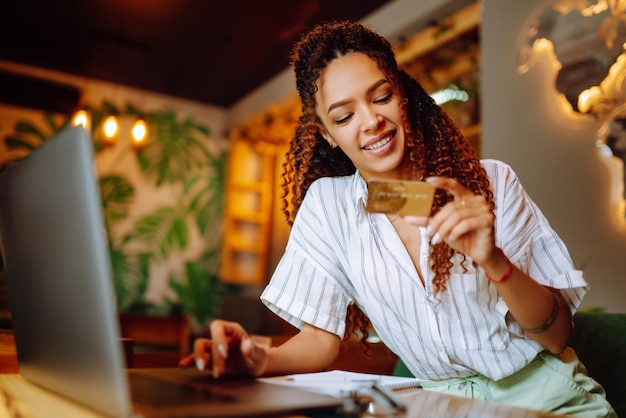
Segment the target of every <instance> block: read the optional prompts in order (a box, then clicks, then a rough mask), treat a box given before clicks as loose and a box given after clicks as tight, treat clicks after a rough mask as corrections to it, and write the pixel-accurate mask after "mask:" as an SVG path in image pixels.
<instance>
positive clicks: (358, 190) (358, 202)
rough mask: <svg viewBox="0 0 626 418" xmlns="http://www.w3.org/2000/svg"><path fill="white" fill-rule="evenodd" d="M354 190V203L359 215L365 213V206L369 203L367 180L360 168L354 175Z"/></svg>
mask: <svg viewBox="0 0 626 418" xmlns="http://www.w3.org/2000/svg"><path fill="white" fill-rule="evenodd" d="M352 190H353V193H354V194H353V196H354V204H355V206H356V209H357V213H358V214H359V216H361V215H362V214H364V213H365V206H366V205H367V182H366V181H365V179H364V178H363V177H361V174H360V173H359V170H356V171H355V172H354V174H353V175H352Z"/></svg>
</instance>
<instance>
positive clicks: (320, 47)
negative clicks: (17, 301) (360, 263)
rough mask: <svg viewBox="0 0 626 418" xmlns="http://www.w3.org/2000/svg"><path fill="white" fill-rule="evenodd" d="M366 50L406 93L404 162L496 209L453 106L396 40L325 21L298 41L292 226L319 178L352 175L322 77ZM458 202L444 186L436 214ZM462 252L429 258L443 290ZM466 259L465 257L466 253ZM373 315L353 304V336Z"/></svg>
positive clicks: (441, 250)
mask: <svg viewBox="0 0 626 418" xmlns="http://www.w3.org/2000/svg"><path fill="white" fill-rule="evenodd" d="M353 52H356V53H363V54H366V55H367V56H369V57H370V58H371V59H373V60H374V61H376V62H377V63H378V67H379V68H380V70H381V71H382V72H383V74H384V75H385V77H386V78H387V79H388V80H389V81H390V83H391V85H392V88H393V91H394V93H395V94H397V95H398V97H400V98H401V100H400V106H401V111H402V114H403V119H404V129H405V136H406V138H407V144H406V148H407V153H406V154H405V157H404V161H403V164H405V166H407V167H408V168H409V174H410V178H416V179H417V178H420V177H421V176H424V177H428V176H441V177H449V178H454V179H456V180H458V181H459V182H460V183H461V184H462V185H463V186H464V187H465V188H467V189H468V190H470V191H472V192H474V193H476V194H481V195H483V196H484V197H485V198H486V199H487V201H488V202H489V203H490V205H491V210H492V211H493V210H494V208H495V204H494V200H493V193H492V191H491V188H490V184H489V179H488V177H487V174H486V172H485V170H484V169H483V167H482V165H481V164H480V161H479V159H478V157H477V156H476V154H475V153H474V151H473V149H472V147H471V146H470V144H469V143H468V142H467V141H466V140H465V139H464V137H463V135H462V134H461V132H460V131H459V129H458V128H457V127H456V126H455V124H454V123H453V122H452V120H451V119H450V117H449V116H448V115H447V114H446V112H445V111H444V110H443V109H442V108H441V107H439V106H438V105H437V104H436V103H435V101H434V100H433V99H432V98H431V97H430V96H429V95H428V94H427V93H426V92H425V91H424V89H423V88H422V86H421V85H420V83H419V82H418V81H417V80H415V79H414V78H413V77H411V76H410V75H409V74H407V73H406V72H405V71H404V70H402V69H401V68H399V66H398V63H397V61H396V58H395V55H394V52H393V49H392V47H391V44H390V43H389V42H388V41H387V40H386V39H385V38H384V37H382V36H380V35H378V34H377V33H375V32H374V31H372V30H370V29H368V28H366V27H365V26H363V25H361V24H359V23H357V22H352V21H341V22H330V23H323V24H320V25H318V26H316V27H315V28H313V29H312V30H311V31H310V32H308V33H306V34H304V35H303V36H302V38H301V39H300V40H299V41H298V42H296V44H295V45H294V48H293V51H292V55H291V64H292V66H293V68H294V71H295V75H296V87H297V89H298V94H299V96H300V100H301V102H302V115H301V116H300V119H299V120H298V124H297V127H296V130H295V136H294V138H293V139H292V140H291V142H290V146H289V150H288V151H287V154H286V161H285V163H284V164H283V169H284V172H283V175H282V180H283V185H282V190H283V196H282V197H283V204H282V209H283V212H284V214H285V216H286V218H287V222H288V223H289V225H292V224H293V221H294V218H295V216H296V213H297V211H298V209H299V207H300V205H301V204H302V200H303V199H304V195H305V194H306V191H307V190H308V188H309V186H310V185H311V183H313V181H315V180H316V179H318V178H320V177H331V176H346V175H351V174H353V173H354V172H355V170H356V169H355V166H354V164H353V163H352V161H350V159H349V158H348V157H347V156H346V155H345V154H344V153H343V151H342V150H341V149H340V148H339V147H335V148H332V147H331V146H330V145H329V144H328V142H327V141H326V140H325V139H324V138H323V137H322V135H321V133H320V130H319V127H318V123H319V119H318V117H317V114H316V104H317V103H316V100H315V93H316V92H317V84H316V82H317V79H318V78H319V76H320V74H321V72H322V71H323V70H324V69H325V68H326V66H327V65H328V64H329V63H330V62H331V61H333V60H334V59H336V58H339V57H342V56H344V55H346V54H348V53H353ZM451 200H453V197H452V195H451V194H450V193H448V192H447V191H445V190H442V189H438V190H437V192H436V194H435V199H434V203H433V214H434V213H437V212H438V211H439V210H440V209H441V208H442V207H443V206H444V205H445V204H446V203H447V202H449V201H451ZM454 255H455V251H454V250H453V249H452V248H450V247H449V246H448V245H447V244H446V243H444V242H442V243H439V244H437V245H434V246H432V252H431V255H430V263H431V266H432V269H433V271H434V273H435V275H434V278H433V285H434V287H435V291H436V292H442V291H445V289H446V281H447V279H448V277H449V275H450V268H451V266H452V261H451V260H452V258H453V256H454ZM461 256H462V262H463V263H464V262H465V256H464V255H462V254H461ZM368 327H369V321H368V320H367V316H366V315H365V314H364V313H363V312H362V311H361V310H360V309H359V308H357V307H356V306H355V305H351V308H350V310H349V314H348V320H347V329H348V332H347V333H346V338H347V337H349V336H350V335H351V334H353V333H357V332H358V331H361V337H362V339H363V340H365V338H367V335H368V334H367V329H368Z"/></svg>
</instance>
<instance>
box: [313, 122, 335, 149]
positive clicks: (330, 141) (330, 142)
mask: <svg viewBox="0 0 626 418" xmlns="http://www.w3.org/2000/svg"><path fill="white" fill-rule="evenodd" d="M317 128H318V129H319V130H320V135H322V138H324V139H325V140H326V142H328V145H330V147H331V148H337V143H336V142H335V140H334V139H333V137H332V136H330V134H329V133H328V131H327V130H326V128H324V125H322V124H321V123H319V122H318V123H317Z"/></svg>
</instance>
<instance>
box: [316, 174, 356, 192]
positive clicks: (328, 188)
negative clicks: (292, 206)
mask: <svg viewBox="0 0 626 418" xmlns="http://www.w3.org/2000/svg"><path fill="white" fill-rule="evenodd" d="M354 181H355V177H354V175H350V176H340V177H320V178H318V179H316V180H314V181H313V183H311V185H310V186H309V190H308V191H307V195H309V194H316V195H320V194H328V193H338V192H342V193H343V192H345V191H346V190H348V189H349V187H348V186H350V185H353V184H354Z"/></svg>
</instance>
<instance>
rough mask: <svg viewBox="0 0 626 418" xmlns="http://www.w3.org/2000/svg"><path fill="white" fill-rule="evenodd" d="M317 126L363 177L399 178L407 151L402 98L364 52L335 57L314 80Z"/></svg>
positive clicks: (401, 176)
mask: <svg viewBox="0 0 626 418" xmlns="http://www.w3.org/2000/svg"><path fill="white" fill-rule="evenodd" d="M317 87H318V91H317V93H316V94H315V98H316V101H317V108H316V112H317V115H318V117H319V119H320V121H321V126H320V132H321V134H322V136H323V137H324V138H325V139H326V140H327V141H328V142H329V143H330V144H331V145H332V146H339V147H340V148H341V150H342V151H343V152H344V153H345V154H346V155H347V156H348V158H350V160H352V162H353V164H354V165H355V167H356V168H357V170H359V173H360V174H361V176H362V177H363V178H364V179H365V180H368V181H369V180H370V179H372V178H403V173H402V167H401V162H402V159H403V157H404V151H405V133H404V129H403V126H404V125H403V120H402V111H401V108H400V98H399V97H398V96H397V95H396V94H395V93H394V92H393V88H392V85H391V83H390V82H389V81H388V80H387V79H386V77H385V75H384V73H383V72H382V71H381V70H380V69H379V68H378V65H377V63H376V61H374V60H373V59H371V58H370V57H368V56H367V55H365V54H363V53H349V54H347V55H344V56H342V57H339V58H336V59H335V60H333V61H332V62H331V63H330V64H328V66H327V67H326V68H325V69H324V70H323V71H322V72H321V74H320V77H319V78H318V80H317Z"/></svg>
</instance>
